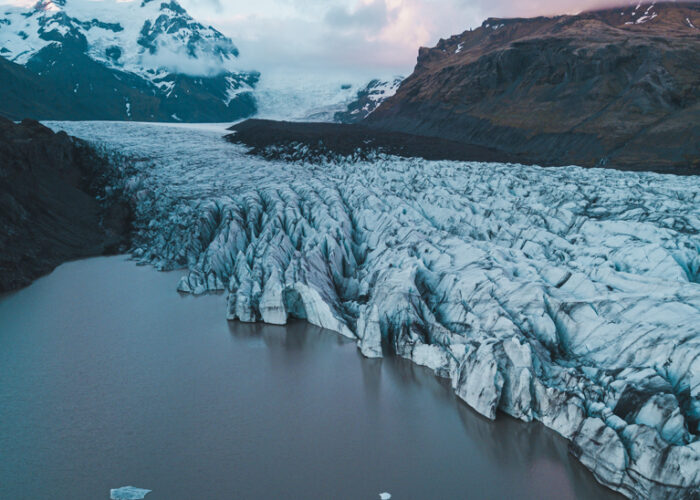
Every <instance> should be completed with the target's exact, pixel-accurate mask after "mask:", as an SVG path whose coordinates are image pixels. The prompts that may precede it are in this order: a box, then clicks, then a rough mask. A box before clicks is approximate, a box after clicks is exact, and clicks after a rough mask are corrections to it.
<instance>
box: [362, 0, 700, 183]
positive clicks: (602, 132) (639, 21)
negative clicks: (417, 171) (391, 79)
mask: <svg viewBox="0 0 700 500" xmlns="http://www.w3.org/2000/svg"><path fill="white" fill-rule="evenodd" d="M698 27H700V4H699V3H677V4H676V3H663V4H656V5H654V4H639V5H632V6H631V7H627V8H622V7H621V8H616V9H610V10H604V11H598V12H589V13H584V14H580V15H576V16H559V17H553V18H544V17H541V18H534V19H488V20H487V21H485V22H484V23H483V25H482V26H481V27H480V28H477V29H475V30H473V31H466V32H464V33H462V34H461V35H457V36H453V37H451V38H449V39H447V40H441V41H440V42H439V43H438V44H437V46H435V47H434V48H431V49H428V48H421V49H420V52H419V56H418V62H417V64H416V67H415V70H414V72H413V74H412V75H411V76H410V77H408V78H407V79H406V80H405V81H404V82H403V83H402V84H401V86H400V88H399V89H398V91H397V93H396V95H395V96H393V97H391V98H389V99H388V100H387V101H386V102H385V103H384V104H383V105H381V106H380V107H379V108H378V109H377V110H376V111H375V112H374V113H372V114H371V115H369V117H368V119H367V122H368V123H369V124H371V125H372V126H375V127H381V128H385V129H390V130H399V131H403V132H410V133H417V134H426V135H433V136H439V137H442V138H447V139H452V140H458V141H462V142H467V143H470V144H477V145H482V146H488V147H493V148H497V149H500V150H503V151H507V152H510V153H517V154H521V155H524V156H526V157H528V158H529V161H530V162H533V163H538V164H541V165H570V164H576V165H581V166H588V167H591V166H614V167H617V168H623V169H630V170H648V169H654V170H657V171H662V170H664V169H668V170H669V171H675V172H679V171H684V172H685V173H700V72H699V71H698V69H697V68H699V67H700V29H698Z"/></svg>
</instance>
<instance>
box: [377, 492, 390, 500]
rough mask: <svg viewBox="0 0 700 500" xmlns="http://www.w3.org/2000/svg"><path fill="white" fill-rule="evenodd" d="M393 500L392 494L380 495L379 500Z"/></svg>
mask: <svg viewBox="0 0 700 500" xmlns="http://www.w3.org/2000/svg"><path fill="white" fill-rule="evenodd" d="M390 499H391V493H387V492H384V493H380V494H379V500H390Z"/></svg>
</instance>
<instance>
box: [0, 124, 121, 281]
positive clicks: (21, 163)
mask: <svg viewBox="0 0 700 500" xmlns="http://www.w3.org/2000/svg"><path fill="white" fill-rule="evenodd" d="M109 172H110V163H109V161H108V160H107V159H106V158H104V157H103V156H102V155H101V154H99V153H98V152H97V151H95V150H94V149H93V148H92V147H90V146H89V145H88V144H87V143H85V142H83V141H81V140H79V139H76V138H74V137H70V136H69V135H67V134H66V133H65V132H58V133H54V132H53V131H51V130H50V129H48V128H47V127H45V126H43V125H41V124H40V123H38V122H36V121H33V120H24V121H22V123H20V124H16V123H14V122H12V121H10V120H6V119H4V118H0V292H5V291H9V290H13V289H17V288H20V287H22V286H25V285H28V284H29V283H31V282H32V280H34V279H36V278H38V277H39V276H41V275H43V274H46V273H48V272H50V271H52V270H53V269H54V268H55V267H56V266H57V265H59V264H61V263H63V262H65V261H67V260H71V259H78V258H83V257H89V256H94V255H102V254H109V253H116V252H119V251H123V250H124V249H126V247H127V245H128V242H129V233H130V229H131V209H130V207H129V205H128V204H127V203H126V202H125V201H121V200H120V198H119V197H118V196H114V195H112V196H106V195H105V188H106V185H107V180H108V175H109ZM108 199H109V200H112V201H106V200H108Z"/></svg>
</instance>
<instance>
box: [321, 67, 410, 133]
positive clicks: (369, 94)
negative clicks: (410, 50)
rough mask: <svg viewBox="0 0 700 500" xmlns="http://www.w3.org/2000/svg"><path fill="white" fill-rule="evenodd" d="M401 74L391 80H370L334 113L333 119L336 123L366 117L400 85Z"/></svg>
mask: <svg viewBox="0 0 700 500" xmlns="http://www.w3.org/2000/svg"><path fill="white" fill-rule="evenodd" d="M402 80H403V77H402V76H397V77H394V78H393V79H391V80H378V79H375V80H372V81H370V82H369V83H368V84H367V85H366V86H365V87H364V88H363V89H361V90H359V91H358V92H357V96H356V97H355V99H354V100H353V101H352V102H351V103H350V104H348V106H347V109H345V110H344V111H339V112H337V113H335V115H334V117H333V119H334V121H336V122H338V123H358V122H361V121H362V120H364V119H365V118H367V117H368V116H369V115H370V114H372V113H373V112H374V110H375V109H377V108H378V107H379V106H380V105H381V104H382V103H383V102H384V101H386V100H387V99H388V98H389V97H391V96H393V95H394V94H395V93H396V90H397V89H398V88H399V85H401V81H402Z"/></svg>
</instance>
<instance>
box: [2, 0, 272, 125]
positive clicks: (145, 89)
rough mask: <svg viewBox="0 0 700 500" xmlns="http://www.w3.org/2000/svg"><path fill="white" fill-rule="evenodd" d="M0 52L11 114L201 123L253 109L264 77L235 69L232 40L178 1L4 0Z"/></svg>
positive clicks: (17, 116)
mask: <svg viewBox="0 0 700 500" xmlns="http://www.w3.org/2000/svg"><path fill="white" fill-rule="evenodd" d="M97 17H99V19H97ZM0 56H1V57H2V58H3V59H2V60H0V76H1V77H2V81H3V87H2V88H0V114H2V115H4V116H6V117H9V118H12V119H20V118H24V117H27V116H30V117H33V118H36V119H63V120H67V119H70V120H90V119H93V120H94V119H99V120H138V121H191V122H204V121H231V120H237V119H240V118H244V117H247V116H250V115H252V114H254V113H255V111H256V104H255V99H254V97H253V94H252V91H253V88H254V87H255V85H256V83H257V81H258V78H259V74H258V73H255V72H241V71H238V70H236V63H235V59H236V58H237V57H238V49H237V48H236V47H235V45H234V44H233V42H232V41H231V40H230V39H228V38H226V37H225V36H224V35H222V34H221V33H219V32H218V31H216V30H215V29H214V28H211V27H205V26H203V25H202V24H200V23H198V22H197V21H195V20H194V19H192V18H191V17H190V16H189V15H188V14H187V12H186V11H185V10H184V9H183V8H182V7H181V6H180V5H179V4H178V3H177V2H176V1H175V0H173V1H171V2H162V3H161V2H158V1H155V0H151V1H143V2H140V3H139V2H138V1H136V0H130V1H125V2H119V1H115V0H107V1H104V2H100V3H99V8H97V7H96V5H95V3H94V2H91V1H89V0H57V1H55V2H53V1H50V0H46V1H40V2H38V3H37V4H35V5H34V6H33V7H32V8H29V9H27V8H18V7H14V8H10V7H5V10H4V11H2V10H0ZM12 63H14V64H12ZM16 65H18V66H21V67H22V68H23V69H26V70H27V71H22V70H21V69H19V68H18V67H16ZM27 83H29V85H27Z"/></svg>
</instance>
